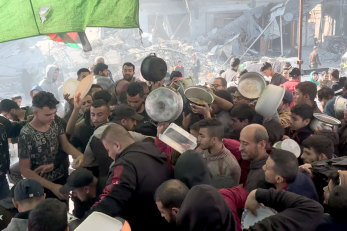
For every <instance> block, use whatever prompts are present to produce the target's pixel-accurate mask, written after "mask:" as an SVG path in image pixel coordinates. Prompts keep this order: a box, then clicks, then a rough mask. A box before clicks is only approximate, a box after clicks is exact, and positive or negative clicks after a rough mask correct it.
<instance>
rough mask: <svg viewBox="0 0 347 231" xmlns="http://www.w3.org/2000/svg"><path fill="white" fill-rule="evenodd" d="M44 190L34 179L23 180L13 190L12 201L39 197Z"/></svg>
mask: <svg viewBox="0 0 347 231" xmlns="http://www.w3.org/2000/svg"><path fill="white" fill-rule="evenodd" d="M44 193H45V192H44V189H43V187H42V185H41V184H40V182H38V181H37V180H34V179H24V180H21V181H19V182H18V184H17V185H16V186H15V188H14V199H15V200H16V201H22V200H25V199H29V198H34V197H41V196H43V194H44Z"/></svg>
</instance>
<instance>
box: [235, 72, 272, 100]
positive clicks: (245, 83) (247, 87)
mask: <svg viewBox="0 0 347 231" xmlns="http://www.w3.org/2000/svg"><path fill="white" fill-rule="evenodd" d="M265 87H266V82H265V79H264V77H263V76H262V75H260V74H259V73H256V72H248V73H246V74H244V75H242V76H241V78H240V80H239V83H238V86H237V91H238V92H239V93H240V94H241V95H242V96H243V97H245V98H247V99H251V100H254V99H258V98H259V97H260V95H261V94H262V93H263V91H264V89H265Z"/></svg>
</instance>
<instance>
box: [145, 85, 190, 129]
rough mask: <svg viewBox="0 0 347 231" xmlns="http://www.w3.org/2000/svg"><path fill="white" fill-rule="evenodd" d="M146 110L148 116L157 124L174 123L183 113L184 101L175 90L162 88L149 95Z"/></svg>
mask: <svg viewBox="0 0 347 231" xmlns="http://www.w3.org/2000/svg"><path fill="white" fill-rule="evenodd" d="M145 109H146V112H147V114H148V116H149V117H150V118H151V119H152V120H153V121H155V122H158V123H160V122H172V121H175V120H176V119H177V118H178V117H179V116H180V115H181V113H182V111H183V99H182V96H181V95H180V94H179V93H178V92H177V91H175V90H174V89H171V88H168V87H160V88H157V89H155V90H154V91H152V92H151V93H149V95H148V96H147V99H146V102H145Z"/></svg>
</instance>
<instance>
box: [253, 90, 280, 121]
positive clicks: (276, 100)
mask: <svg viewBox="0 0 347 231" xmlns="http://www.w3.org/2000/svg"><path fill="white" fill-rule="evenodd" d="M285 92H286V89H285V88H284V87H278V86H275V85H269V86H267V87H266V88H265V90H264V91H263V93H262V94H261V96H260V98H259V99H258V101H257V104H256V105H255V111H256V112H257V113H258V114H259V115H261V116H263V117H264V119H268V118H270V117H272V116H273V115H274V114H275V113H276V112H277V108H278V107H279V106H280V104H281V102H282V100H283V96H284V93H285Z"/></svg>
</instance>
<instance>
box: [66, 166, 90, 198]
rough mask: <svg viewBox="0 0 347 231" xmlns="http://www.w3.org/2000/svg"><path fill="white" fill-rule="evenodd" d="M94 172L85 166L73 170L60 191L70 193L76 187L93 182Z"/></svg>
mask: <svg viewBox="0 0 347 231" xmlns="http://www.w3.org/2000/svg"><path fill="white" fill-rule="evenodd" d="M93 179H94V176H93V173H92V172H91V171H89V170H87V169H85V168H79V169H76V170H75V171H73V172H72V173H71V174H70V176H69V177H68V178H67V181H66V184H65V185H64V186H63V187H61V188H60V190H59V192H61V193H63V194H68V193H70V192H71V191H72V190H74V189H76V188H82V187H85V186H88V185H90V184H91V183H92V182H93Z"/></svg>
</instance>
